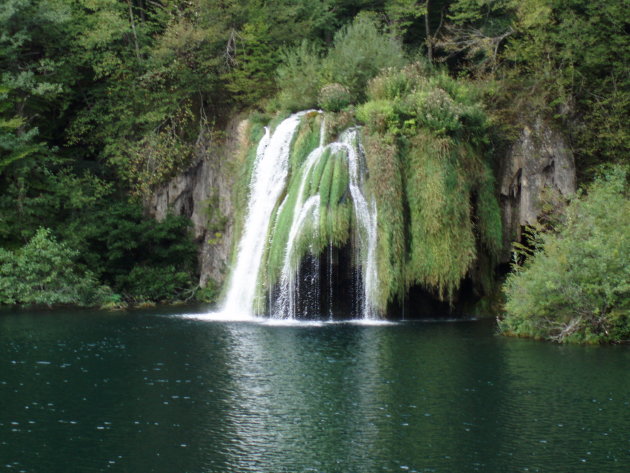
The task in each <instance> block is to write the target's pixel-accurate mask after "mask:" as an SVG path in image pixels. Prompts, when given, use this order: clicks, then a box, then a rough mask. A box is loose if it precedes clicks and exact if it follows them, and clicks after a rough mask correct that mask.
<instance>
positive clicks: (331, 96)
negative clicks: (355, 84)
mask: <svg viewBox="0 0 630 473" xmlns="http://www.w3.org/2000/svg"><path fill="white" fill-rule="evenodd" d="M350 100H351V97H350V91H349V90H348V88H347V87H344V86H343V85H341V84H336V83H333V84H327V85H325V86H324V87H322V89H321V90H320V91H319V98H318V99H317V103H318V104H319V106H320V107H321V108H322V109H324V110H326V111H327V112H339V111H340V110H342V109H344V108H346V107H347V106H348V105H350Z"/></svg>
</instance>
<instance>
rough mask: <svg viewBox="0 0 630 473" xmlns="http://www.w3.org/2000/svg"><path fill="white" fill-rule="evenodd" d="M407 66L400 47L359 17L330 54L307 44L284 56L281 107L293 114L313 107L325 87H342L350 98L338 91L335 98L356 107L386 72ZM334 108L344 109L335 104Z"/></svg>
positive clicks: (364, 17) (343, 31) (337, 38)
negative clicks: (368, 87)
mask: <svg viewBox="0 0 630 473" xmlns="http://www.w3.org/2000/svg"><path fill="white" fill-rule="evenodd" d="M405 62H406V59H405V55H404V52H403V49H402V45H401V43H400V42H399V41H397V40H395V39H394V38H393V37H392V36H391V35H390V34H388V33H383V32H381V31H380V30H379V27H378V26H377V24H376V22H375V21H374V20H373V19H372V18H371V17H370V16H368V15H359V16H357V18H355V20H354V22H353V23H352V24H350V25H348V26H346V27H344V28H342V29H341V30H339V31H338V32H337V34H336V35H335V38H334V42H333V47H332V48H331V49H330V50H329V51H328V54H326V55H323V54H321V53H320V51H319V50H318V48H317V47H316V46H314V45H312V44H309V43H307V42H303V43H302V44H301V45H300V46H299V47H297V48H295V49H293V50H289V51H288V52H286V53H285V56H284V61H283V64H282V65H281V66H280V67H279V68H278V86H279V88H280V93H279V96H278V103H279V106H280V107H282V108H287V109H290V110H295V109H304V108H309V107H313V106H315V105H316V104H317V103H318V95H317V94H318V92H319V91H320V89H321V88H322V86H324V85H326V84H339V85H340V86H341V87H344V88H345V89H346V90H347V94H348V96H346V93H345V91H343V93H341V89H339V88H338V87H337V90H338V91H339V93H337V94H336V95H340V96H341V97H342V103H343V104H345V103H346V102H348V103H357V102H358V101H361V100H363V99H364V98H365V88H366V85H367V83H368V81H369V80H370V79H371V78H373V77H374V76H376V75H377V74H378V73H379V72H380V71H381V70H382V69H384V68H387V67H399V66H401V65H403V64H404V63H405ZM331 92H332V90H331ZM325 101H326V99H324V102H325ZM335 101H338V99H335ZM335 101H333V102H335ZM331 105H333V104H332V103H331ZM322 106H323V105H322ZM334 108H339V109H340V108H342V107H341V106H340V104H335V105H334ZM331 110H332V109H331Z"/></svg>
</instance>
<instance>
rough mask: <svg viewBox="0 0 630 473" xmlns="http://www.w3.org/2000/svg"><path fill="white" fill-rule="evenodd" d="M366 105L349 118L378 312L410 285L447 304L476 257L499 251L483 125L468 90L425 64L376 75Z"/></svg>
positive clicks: (476, 102)
mask: <svg viewBox="0 0 630 473" xmlns="http://www.w3.org/2000/svg"><path fill="white" fill-rule="evenodd" d="M367 96H368V101H367V102H366V103H364V104H362V105H360V106H359V107H358V108H357V111H356V116H357V119H358V120H359V121H361V122H363V123H365V125H366V126H365V132H364V136H365V140H366V154H367V162H368V169H369V173H370V179H369V186H370V189H371V191H372V193H373V195H374V196H375V198H376V202H377V207H378V216H379V219H378V220H379V222H378V248H377V253H378V270H379V279H380V280H381V282H382V284H381V287H380V289H379V292H380V293H379V295H378V297H377V300H378V305H379V308H380V310H382V311H383V310H385V307H386V306H387V304H388V303H389V302H390V301H391V300H393V299H394V298H395V297H398V298H400V297H402V296H403V295H404V293H405V292H406V290H407V288H409V287H410V286H413V285H421V286H423V287H425V288H427V289H429V290H433V291H435V292H436V294H437V295H438V297H439V298H441V299H445V300H449V301H453V300H454V297H455V293H456V291H457V289H458V288H459V285H460V281H461V280H462V279H463V278H464V277H465V276H467V275H468V274H469V272H470V271H471V269H472V267H473V264H474V262H475V261H476V260H477V255H478V254H479V253H480V249H482V248H483V251H487V252H489V253H490V254H491V255H494V256H496V255H497V254H498V252H499V249H500V248H501V244H502V232H501V216H500V211H499V205H498V201H497V197H496V195H495V190H494V178H493V176H492V173H491V171H490V168H489V165H488V163H486V162H485V149H486V144H487V143H488V120H487V118H486V116H485V113H484V111H483V109H482V107H481V105H480V103H479V100H478V98H477V97H476V93H475V91H474V90H473V87H472V86H471V85H469V84H466V83H464V82H462V81H455V80H453V79H451V78H450V77H449V76H448V75H447V74H445V73H444V72H441V71H435V70H432V69H431V68H429V67H427V65H426V64H424V63H416V64H412V65H408V66H406V67H404V68H401V69H393V68H390V69H387V70H384V71H383V72H382V73H381V74H379V75H378V76H377V77H375V78H374V79H372V81H370V83H369V85H368V90H367ZM473 201H474V202H475V205H474V206H472V205H471V202H473Z"/></svg>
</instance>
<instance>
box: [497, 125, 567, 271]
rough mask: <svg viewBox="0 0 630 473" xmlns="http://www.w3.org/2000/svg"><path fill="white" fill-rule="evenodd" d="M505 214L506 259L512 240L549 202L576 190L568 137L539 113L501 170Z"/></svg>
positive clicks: (524, 128) (504, 259) (500, 177)
mask: <svg viewBox="0 0 630 473" xmlns="http://www.w3.org/2000/svg"><path fill="white" fill-rule="evenodd" d="M499 184H500V192H501V211H502V218H503V239H504V241H503V248H504V250H503V254H502V258H501V259H502V261H503V262H507V261H509V259H510V248H511V242H512V241H515V240H519V239H520V238H521V231H522V227H523V226H525V225H532V224H534V223H536V221H537V220H538V219H539V218H540V216H541V215H542V213H543V212H544V211H545V208H544V207H545V204H548V203H549V202H550V201H553V200H554V199H556V200H558V199H566V198H568V197H569V196H571V195H572V194H573V193H575V190H576V174H575V160H574V158H573V153H572V152H571V149H570V148H569V146H568V143H567V140H566V138H565V137H564V136H563V135H562V134H561V133H559V132H558V131H557V130H555V129H553V128H551V127H550V126H549V125H548V124H546V123H545V122H544V121H543V120H542V118H540V117H538V118H536V119H534V120H533V122H532V123H531V124H529V125H527V126H525V127H523V130H522V131H521V134H520V136H519V138H518V140H517V141H516V142H515V143H514V144H513V145H512V146H511V148H510V150H509V152H508V153H507V156H506V158H505V159H504V160H503V162H502V163H501V169H500V171H499Z"/></svg>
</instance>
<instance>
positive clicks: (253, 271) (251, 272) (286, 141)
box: [223, 112, 306, 315]
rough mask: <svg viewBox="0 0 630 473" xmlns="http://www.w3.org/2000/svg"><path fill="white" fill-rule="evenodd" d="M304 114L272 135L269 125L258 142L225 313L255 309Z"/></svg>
mask: <svg viewBox="0 0 630 473" xmlns="http://www.w3.org/2000/svg"><path fill="white" fill-rule="evenodd" d="M305 113H306V112H300V113H296V114H294V115H291V116H290V117H289V118H287V119H286V120H284V121H283V122H282V123H280V124H279V125H278V127H277V128H276V130H275V131H274V133H273V135H272V134H271V133H270V131H269V129H268V128H266V129H265V135H264V136H263V138H262V139H261V140H260V143H259V144H258V149H257V151H256V161H255V163H254V169H253V172H252V179H251V183H250V186H249V191H250V194H249V202H248V205H247V216H246V217H245V224H244V226H243V234H242V237H241V240H240V242H239V245H238V253H237V258H236V264H235V267H234V268H233V269H232V274H231V277H230V281H229V285H228V291H227V296H226V299H225V303H224V306H223V312H226V313H230V314H234V315H251V314H252V313H255V312H256V309H257V308H256V307H254V299H255V296H256V288H257V285H258V273H259V271H260V265H261V262H262V256H263V252H264V249H265V242H266V237H267V231H268V228H269V220H270V218H271V214H272V213H273V210H274V207H275V205H276V202H277V201H278V198H279V197H280V195H281V193H282V191H283V190H284V188H285V183H286V179H287V175H288V172H289V153H290V150H291V141H292V139H293V135H294V134H295V131H296V130H297V128H298V126H299V124H300V118H301V117H302V115H304V114H305ZM258 309H260V308H258Z"/></svg>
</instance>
